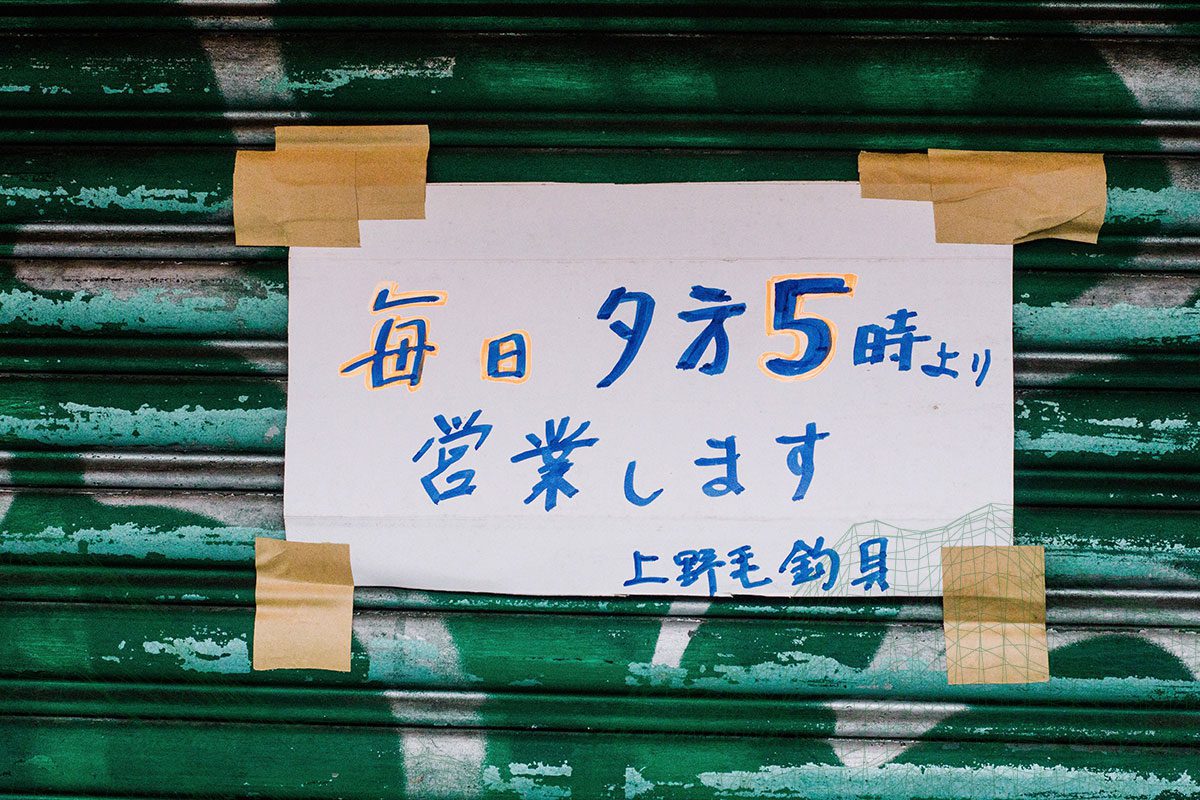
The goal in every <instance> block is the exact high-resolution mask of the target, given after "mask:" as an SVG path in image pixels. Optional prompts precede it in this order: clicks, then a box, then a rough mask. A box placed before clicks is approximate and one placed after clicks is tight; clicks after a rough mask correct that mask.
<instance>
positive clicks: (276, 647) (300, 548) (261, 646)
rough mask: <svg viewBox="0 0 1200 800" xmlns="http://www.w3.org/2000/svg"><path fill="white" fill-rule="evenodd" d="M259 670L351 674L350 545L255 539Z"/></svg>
mask: <svg viewBox="0 0 1200 800" xmlns="http://www.w3.org/2000/svg"><path fill="white" fill-rule="evenodd" d="M254 571H255V583H254V661H253V667H254V669H256V670H268V669H324V670H332V671H334V672H349V671H350V638H351V634H350V630H351V623H352V619H353V614H354V577H353V575H352V574H351V572H350V546H349V545H346V544H316V543H311V542H289V541H285V540H283V539H255V540H254Z"/></svg>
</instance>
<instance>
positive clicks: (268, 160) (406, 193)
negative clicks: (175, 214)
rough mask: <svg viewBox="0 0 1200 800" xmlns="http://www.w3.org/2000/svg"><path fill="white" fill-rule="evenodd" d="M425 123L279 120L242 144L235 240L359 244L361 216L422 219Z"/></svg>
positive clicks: (237, 162) (241, 242)
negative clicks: (264, 134)
mask: <svg viewBox="0 0 1200 800" xmlns="http://www.w3.org/2000/svg"><path fill="white" fill-rule="evenodd" d="M428 156H429V127H428V126H427V125H362V126H309V125H296V126H286V127H284V126H281V127H278V128H276V129H275V150H274V151H239V152H238V154H237V157H236V160H235V162H234V170H233V225H234V231H235V237H236V242H237V244H239V245H266V246H285V247H286V246H299V247H304V246H317V247H357V246H358V241H359V240H358V220H360V219H424V217H425V182H426V162H427V160H428Z"/></svg>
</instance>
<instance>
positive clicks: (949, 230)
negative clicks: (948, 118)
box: [858, 150, 1108, 244]
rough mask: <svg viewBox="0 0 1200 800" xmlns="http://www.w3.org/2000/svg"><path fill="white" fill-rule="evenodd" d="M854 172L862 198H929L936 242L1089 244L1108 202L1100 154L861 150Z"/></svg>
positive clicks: (1095, 236)
mask: <svg viewBox="0 0 1200 800" xmlns="http://www.w3.org/2000/svg"><path fill="white" fill-rule="evenodd" d="M858 174H859V184H860V186H861V191H862V196H863V197H870V198H879V199H884V200H932V201H933V220H934V227H935V237H936V239H937V241H939V242H950V243H965V244H1018V243H1020V242H1029V241H1032V240H1034V239H1068V240H1070V241H1075V242H1088V243H1091V244H1095V242H1096V239H1097V236H1098V235H1099V233H1100V226H1101V225H1102V224H1104V212H1105V208H1106V206H1107V202H1108V191H1107V174H1106V172H1105V168H1104V157H1103V156H1102V155H1100V154H1098V153H1015V152H991V151H983V150H930V151H929V153H928V154H925V153H869V152H862V153H859V154H858Z"/></svg>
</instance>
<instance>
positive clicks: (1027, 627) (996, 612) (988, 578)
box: [942, 546, 1050, 684]
mask: <svg viewBox="0 0 1200 800" xmlns="http://www.w3.org/2000/svg"><path fill="white" fill-rule="evenodd" d="M942 603H943V606H944V611H943V622H942V626H943V628H944V629H945V633H946V677H947V678H948V680H949V682H950V683H951V684H964V683H1040V682H1044V681H1048V680H1050V663H1049V658H1048V652H1049V651H1048V648H1047V645H1046V567H1045V552H1044V550H1043V548H1041V547H1032V546H1007V547H981V546H973V547H943V548H942Z"/></svg>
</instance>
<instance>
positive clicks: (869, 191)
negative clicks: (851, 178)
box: [858, 150, 933, 200]
mask: <svg viewBox="0 0 1200 800" xmlns="http://www.w3.org/2000/svg"><path fill="white" fill-rule="evenodd" d="M858 183H859V187H860V188H861V191H862V196H863V197H870V198H875V199H879V200H933V191H932V189H931V188H930V185H929V155H928V154H926V153H869V152H867V151H865V150H864V151H863V152H861V153H859V154H858Z"/></svg>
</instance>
